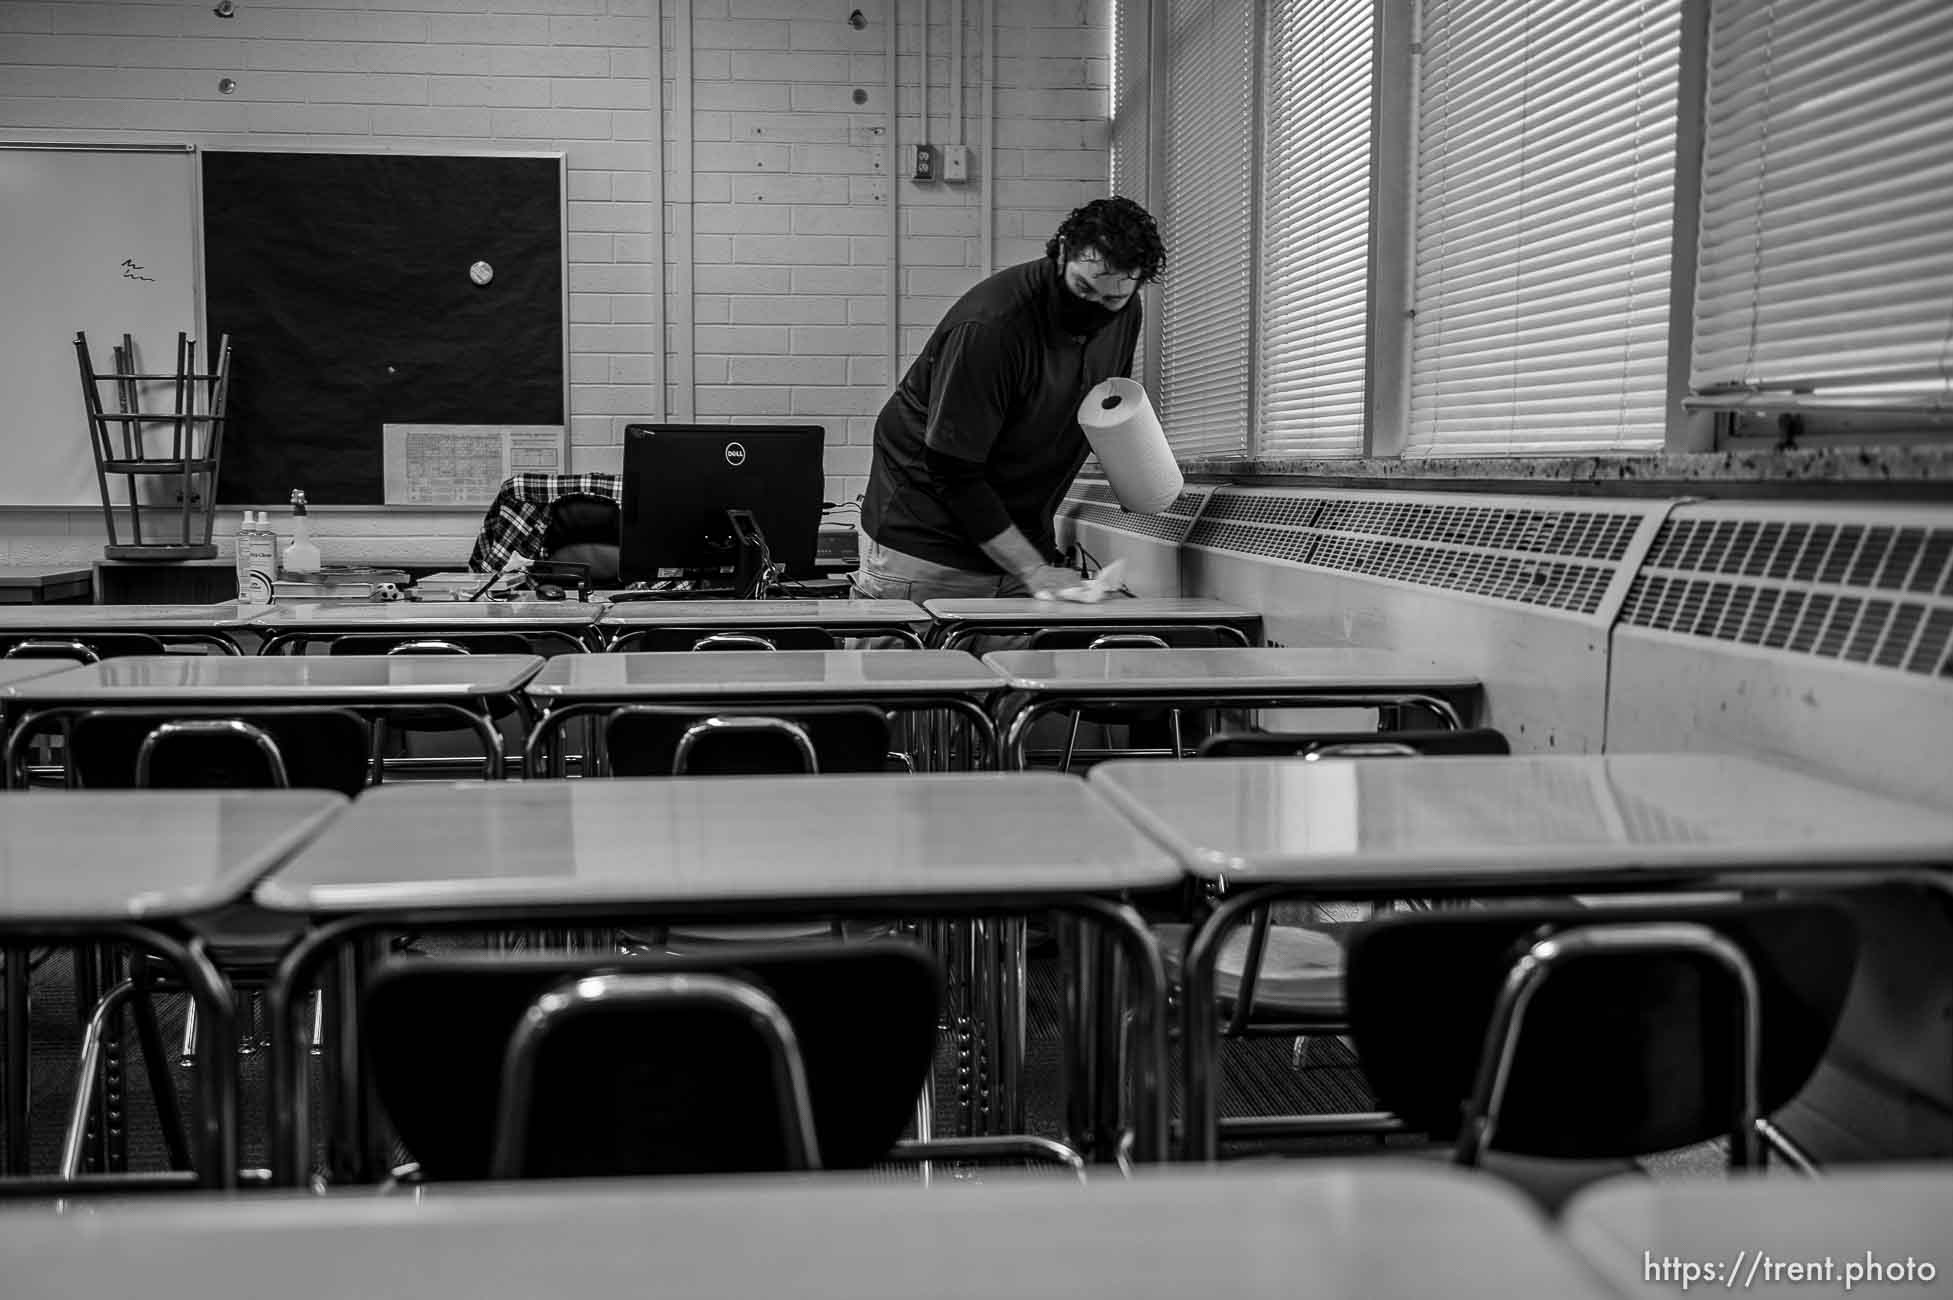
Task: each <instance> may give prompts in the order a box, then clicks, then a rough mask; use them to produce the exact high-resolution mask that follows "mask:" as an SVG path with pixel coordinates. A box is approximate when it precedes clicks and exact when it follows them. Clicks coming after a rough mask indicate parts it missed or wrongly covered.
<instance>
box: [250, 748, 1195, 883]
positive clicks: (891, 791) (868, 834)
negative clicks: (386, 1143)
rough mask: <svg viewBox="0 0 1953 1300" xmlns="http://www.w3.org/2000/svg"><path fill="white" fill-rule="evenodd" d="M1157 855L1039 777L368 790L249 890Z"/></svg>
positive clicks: (1065, 877) (832, 878)
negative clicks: (318, 836) (305, 847)
mask: <svg viewBox="0 0 1953 1300" xmlns="http://www.w3.org/2000/svg"><path fill="white" fill-rule="evenodd" d="M1179 878H1180V872H1179V869H1178V868H1177V867H1176V866H1175V865H1174V863H1173V862H1172V860H1171V859H1170V858H1168V857H1167V855H1166V854H1165V853H1163V852H1162V851H1160V850H1159V849H1158V848H1155V847H1154V846H1153V845H1151V844H1149V843H1148V842H1147V841H1146V839H1145V837H1144V836H1142V835H1140V834H1139V832H1138V831H1137V830H1135V829H1133V827H1132V826H1131V825H1129V824H1128V823H1127V822H1126V821H1125V819H1124V818H1122V817H1120V816H1119V815H1118V814H1117V813H1115V812H1114V811H1113V810H1112V808H1111V806H1110V805H1109V804H1107V803H1106V802H1105V801H1104V800H1102V799H1100V798H1099V797H1098V796H1097V795H1095V794H1094V793H1093V792H1092V791H1091V790H1089V789H1088V788H1087V787H1086V785H1085V783H1084V782H1083V781H1080V780H1078V779H1076V778H1073V777H1062V776H1058V775H1056V774H1055V773H995V772H958V773H937V774H930V775H918V776H909V775H883V774H873V775H861V776H789V777H736V776H735V777H656V778H644V779H628V778H610V779H602V780H582V781H529V782H519V783H503V782H493V781H491V782H482V783H479V784H474V783H469V784H455V785H435V784H431V783H425V784H413V785H390V786H382V787H380V788H379V789H377V790H373V791H369V792H368V793H366V794H365V795H362V796H361V797H360V799H359V801H358V802H357V803H356V804H355V805H354V807H353V809H352V812H351V813H350V814H349V815H348V816H347V817H346V818H344V819H342V820H341V821H340V822H339V823H338V825H336V826H335V827H333V828H332V829H331V830H330V831H328V833H327V834H326V836H325V837H324V838H323V839H321V840H320V841H319V842H318V843H316V844H314V845H313V846H312V847H311V849H310V850H308V851H307V852H306V853H304V854H303V855H301V856H300V857H299V858H298V859H297V860H296V861H294V862H292V863H291V864H289V866H288V867H287V869H285V870H283V871H281V872H279V873H278V874H277V875H276V876H274V877H272V878H271V879H269V880H267V881H265V882H264V884H263V885H261V886H260V887H259V889H258V892H257V897H258V901H259V902H260V903H262V904H263V905H264V906H266V907H270V908H275V909H278V910H281V911H303V912H311V913H330V912H356V911H363V910H366V909H369V908H371V909H385V908H387V907H409V908H419V907H440V906H462V907H465V906H482V905H503V904H534V905H536V906H538V907H545V906H547V905H548V904H550V903H568V904H583V903H591V904H617V905H651V904H656V903H661V902H665V903H669V902H700V901H718V900H730V899H746V900H754V899H766V900H797V899H822V898H853V897H860V896H863V895H875V896H881V897H886V896H903V897H924V896H929V895H944V894H967V893H972V892H974V893H982V894H985V895H993V894H1008V895H1010V896H1011V897H1013V898H1015V897H1019V896H1027V897H1028V896H1037V895H1051V894H1075V893H1078V892H1080V891H1106V890H1119V889H1140V888H1152V887H1155V886H1161V885H1169V884H1172V883H1173V882H1174V881H1176V880H1178V879H1179Z"/></svg>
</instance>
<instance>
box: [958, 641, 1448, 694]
mask: <svg viewBox="0 0 1953 1300" xmlns="http://www.w3.org/2000/svg"><path fill="white" fill-rule="evenodd" d="M983 661H984V662H985V663H987V664H989V665H990V666H991V667H993V668H995V669H996V670H997V671H998V672H1000V673H1002V674H1003V675H1004V676H1005V677H1006V678H1008V679H1009V681H1010V686H1011V689H1013V690H1019V691H1041V692H1063V691H1078V690H1093V689H1111V690H1148V691H1160V692H1166V691H1185V692H1199V691H1204V690H1208V689H1210V688H1216V687H1221V688H1225V689H1227V690H1231V691H1252V690H1260V689H1266V690H1269V691H1288V690H1323V691H1334V690H1351V691H1361V690H1389V691H1418V690H1457V689H1468V688H1471V687H1475V686H1477V685H1478V684H1479V681H1478V678H1476V677H1474V676H1472V675H1471V674H1470V673H1460V672H1457V671H1455V670H1451V669H1446V668H1441V667H1438V666H1436V665H1434V664H1429V663H1425V662H1422V661H1420V660H1417V659H1412V658H1409V657H1406V656H1404V655H1398V654H1392V653H1390V652H1389V651H1385V650H1355V649H1310V648H1300V647H1288V648H1284V647H1266V646H1264V647H1240V646H1223V647H1216V648H1211V649H1209V648H1202V649H1170V650H994V651H992V652H991V653H989V654H987V655H985V656H984V657H983Z"/></svg>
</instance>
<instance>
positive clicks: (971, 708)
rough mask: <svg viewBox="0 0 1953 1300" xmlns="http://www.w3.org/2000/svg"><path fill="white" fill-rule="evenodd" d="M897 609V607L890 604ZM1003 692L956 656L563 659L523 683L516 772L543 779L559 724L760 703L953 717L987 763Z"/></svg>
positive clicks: (830, 653) (684, 654)
mask: <svg viewBox="0 0 1953 1300" xmlns="http://www.w3.org/2000/svg"><path fill="white" fill-rule="evenodd" d="M892 603H900V602H892ZM1002 685H1003V679H1002V678H1001V677H1000V676H999V675H998V674H997V673H996V672H995V671H993V670H992V669H990V668H988V667H986V666H985V665H984V664H983V663H982V662H980V661H979V660H977V659H975V658H974V657H972V656H970V655H967V654H964V653H963V652H962V651H960V650H775V651H769V652H755V651H732V650H728V651H717V650H673V651H660V652H648V653H634V654H605V655H564V656H560V657H558V658H556V659H552V660H550V661H549V662H548V663H547V664H545V665H544V666H543V669H542V671H541V672H539V673H537V674H536V676H535V677H534V678H533V679H532V680H531V681H530V682H529V686H528V694H529V698H530V700H531V701H532V702H533V703H535V704H536V705H537V706H539V707H540V708H541V709H542V710H543V711H544V712H543V716H542V718H541V720H540V721H539V722H537V724H536V727H535V730H534V731H533V732H531V733H530V736H529V743H528V746H527V752H526V755H525V766H524V768H523V770H524V771H528V772H545V771H548V772H552V773H555V772H556V771H557V769H556V768H555V767H554V766H551V765H545V764H544V763H543V762H542V755H543V752H544V750H545V748H548V749H550V750H554V749H555V748H556V746H554V745H553V743H552V742H553V741H554V740H555V739H556V738H557V737H558V736H560V735H561V733H562V728H563V725H564V724H565V723H566V722H569V721H571V720H572V719H575V718H579V717H591V716H594V715H599V714H604V713H608V712H610V711H611V710H612V709H616V708H619V707H622V706H625V705H630V704H685V705H698V706H701V707H707V708H714V709H718V708H730V709H745V710H749V711H752V710H757V709H759V708H760V707H761V706H763V705H767V704H775V705H778V704H870V705H873V706H874V707H876V708H879V709H901V710H903V711H905V712H910V713H916V712H921V711H925V710H927V711H940V712H943V713H947V714H953V715H955V716H957V717H959V718H961V719H962V720H964V721H965V722H966V723H967V724H968V725H969V726H970V727H971V728H973V729H974V730H975V733H976V736H977V737H978V739H979V740H980V741H981V743H982V745H983V752H984V755H985V757H986V759H988V760H990V763H991V764H994V761H995V757H996V754H997V738H996V731H995V729H994V727H993V726H992V723H991V718H990V711H989V703H990V699H991V697H992V696H993V695H994V694H996V692H997V691H998V689H999V688H1001V687H1002Z"/></svg>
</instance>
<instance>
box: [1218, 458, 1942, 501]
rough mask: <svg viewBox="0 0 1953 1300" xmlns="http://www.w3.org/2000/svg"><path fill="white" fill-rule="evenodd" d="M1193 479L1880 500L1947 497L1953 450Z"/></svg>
mask: <svg viewBox="0 0 1953 1300" xmlns="http://www.w3.org/2000/svg"><path fill="white" fill-rule="evenodd" d="M1180 466H1181V469H1182V471H1183V472H1184V473H1185V474H1186V475H1187V476H1188V477H1189V478H1191V479H1194V480H1196V481H1206V482H1214V481H1219V480H1226V481H1228V482H1233V483H1241V484H1261V485H1267V486H1278V485H1287V486H1299V485H1301V484H1303V483H1307V484H1310V485H1314V486H1321V485H1326V484H1334V485H1336V486H1339V487H1371V488H1396V489H1416V490H1421V491H1438V492H1514V491H1526V492H1552V493H1570V494H1576V495H1592V496H1813V495H1824V496H1832V495H1843V496H1881V497H1907V498H1912V499H1920V498H1932V499H1953V447H1949V446H1940V445H1930V446H1928V445H1921V446H1910V447H1838V448H1815V449H1810V450H1794V451H1727V452H1711V453H1704V454H1696V455H1662V454H1653V455H1634V456H1451V457H1442V458H1440V457H1432V458H1420V459H1410V460H1400V459H1366V460H1354V459H1351V460H1320V459H1310V458H1305V457H1285V456H1258V457H1252V458H1250V457H1241V456H1233V457H1229V456H1209V457H1201V458H1196V459H1188V460H1183V461H1181V462H1180Z"/></svg>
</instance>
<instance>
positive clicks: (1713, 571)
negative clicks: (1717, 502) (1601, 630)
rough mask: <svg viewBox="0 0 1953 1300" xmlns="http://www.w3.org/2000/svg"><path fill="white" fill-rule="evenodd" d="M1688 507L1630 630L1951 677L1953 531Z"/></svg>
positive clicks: (1654, 560) (1647, 574) (1629, 621)
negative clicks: (1732, 642) (1647, 630)
mask: <svg viewBox="0 0 1953 1300" xmlns="http://www.w3.org/2000/svg"><path fill="white" fill-rule="evenodd" d="M1683 509H1684V510H1685V511H1686V512H1687V513H1681V512H1678V513H1677V514H1676V515H1675V516H1674V517H1672V518H1670V519H1669V520H1667V521H1666V522H1665V523H1664V524H1663V525H1662V528H1661V532H1660V533H1659V534H1657V535H1656V537H1655V542H1654V545H1653V547H1652V548H1651V549H1650V551H1649V553H1648V559H1647V561H1646V563H1645V564H1644V565H1643V566H1642V568H1641V571H1640V572H1639V573H1637V574H1636V576H1635V580H1634V585H1633V586H1632V587H1630V588H1629V590H1628V595H1627V600H1626V603H1625V604H1624V605H1623V607H1622V610H1621V621H1622V623H1623V624H1625V625H1627V626H1630V627H1644V628H1649V629H1652V630H1655V631H1661V632H1674V633H1678V634H1680V635H1683V636H1697V637H1703V638H1706V639H1708V640H1712V641H1734V642H1737V643H1739V644H1742V645H1752V646H1758V647H1761V648H1763V649H1767V650H1781V651H1784V652H1786V653H1788V654H1808V655H1817V656H1820V657H1822V658H1826V659H1838V660H1842V661H1845V662H1848V663H1861V664H1869V665H1871V666H1873V667H1878V668H1891V669H1896V670H1898V671H1901V672H1908V673H1921V674H1924V675H1927V676H1936V677H1948V676H1953V528H1947V527H1936V526H1934V525H1933V524H1932V523H1929V522H1926V521H1924V520H1920V521H1918V522H1911V521H1907V520H1900V519H1894V520H1891V521H1889V522H1875V521H1867V520H1865V519H1863V518H1862V516H1863V514H1864V513H1865V512H1864V511H1860V512H1858V513H1859V514H1860V516H1861V517H1860V518H1858V519H1825V518H1810V517H1808V514H1809V511H1808V510H1807V511H1806V512H1805V514H1806V516H1807V517H1804V518H1795V517H1790V516H1789V515H1788V514H1787V513H1786V512H1782V511H1780V512H1778V513H1777V514H1775V515H1762V514H1760V513H1758V512H1756V511H1755V510H1751V511H1747V512H1744V513H1741V514H1737V513H1734V512H1733V509H1732V508H1728V507H1725V508H1723V510H1722V511H1718V512H1717V513H1709V511H1710V510H1711V509H1713V508H1710V507H1684V508H1683Z"/></svg>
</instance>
